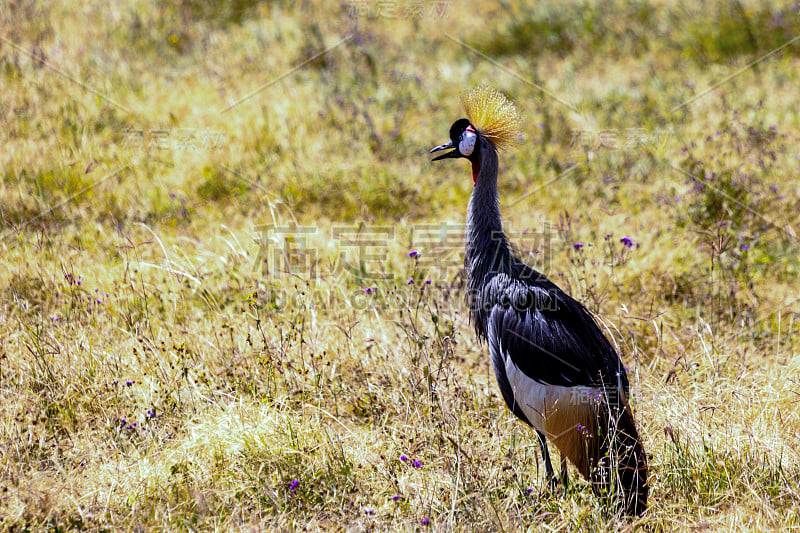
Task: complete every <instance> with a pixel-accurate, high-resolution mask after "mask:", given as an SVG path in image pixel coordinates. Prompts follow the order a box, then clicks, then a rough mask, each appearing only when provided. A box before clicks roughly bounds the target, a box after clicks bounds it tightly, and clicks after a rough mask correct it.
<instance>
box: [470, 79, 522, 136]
mask: <svg viewBox="0 0 800 533" xmlns="http://www.w3.org/2000/svg"><path fill="white" fill-rule="evenodd" d="M461 104H462V105H463V106H464V111H465V112H466V113H467V118H468V119H469V121H470V122H472V124H473V125H474V126H475V127H476V128H478V130H479V131H480V132H481V133H482V134H483V136H484V137H486V138H487V139H489V140H490V141H492V143H493V144H494V145H495V147H497V148H498V149H499V150H503V149H506V148H511V147H512V146H514V145H515V144H517V143H518V142H519V136H520V118H519V113H517V108H516V106H515V105H514V102H512V101H511V100H509V99H508V98H506V97H505V95H504V94H503V93H501V92H500V91H498V90H497V89H494V88H492V87H476V88H475V89H473V90H471V91H470V92H468V93H465V94H463V95H462V96H461Z"/></svg>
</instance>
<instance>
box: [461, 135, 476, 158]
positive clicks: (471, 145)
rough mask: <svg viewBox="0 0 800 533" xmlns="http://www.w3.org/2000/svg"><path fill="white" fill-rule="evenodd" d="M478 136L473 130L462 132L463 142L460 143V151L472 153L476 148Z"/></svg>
mask: <svg viewBox="0 0 800 533" xmlns="http://www.w3.org/2000/svg"><path fill="white" fill-rule="evenodd" d="M477 140H478V136H477V135H476V134H475V132H473V131H469V130H466V131H464V133H462V134H461V142H459V143H458V151H459V152H461V155H470V154H472V151H473V150H474V149H475V141H477Z"/></svg>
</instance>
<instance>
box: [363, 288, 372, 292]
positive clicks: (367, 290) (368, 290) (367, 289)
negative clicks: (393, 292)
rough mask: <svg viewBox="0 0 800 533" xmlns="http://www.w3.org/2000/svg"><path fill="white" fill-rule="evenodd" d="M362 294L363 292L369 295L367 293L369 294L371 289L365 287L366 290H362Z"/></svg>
mask: <svg viewBox="0 0 800 533" xmlns="http://www.w3.org/2000/svg"><path fill="white" fill-rule="evenodd" d="M364 292H365V293H366V294H369V293H371V292H372V287H367V288H366V289H364Z"/></svg>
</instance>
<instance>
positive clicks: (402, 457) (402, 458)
mask: <svg viewBox="0 0 800 533" xmlns="http://www.w3.org/2000/svg"><path fill="white" fill-rule="evenodd" d="M400 460H401V461H403V462H404V463H405V462H406V461H408V457H406V456H405V455H401V456H400Z"/></svg>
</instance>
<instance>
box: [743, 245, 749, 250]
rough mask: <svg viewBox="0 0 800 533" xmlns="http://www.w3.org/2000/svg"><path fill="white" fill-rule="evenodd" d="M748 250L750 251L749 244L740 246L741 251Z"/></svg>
mask: <svg viewBox="0 0 800 533" xmlns="http://www.w3.org/2000/svg"><path fill="white" fill-rule="evenodd" d="M749 249H750V245H749V244H743V245H742V250H749Z"/></svg>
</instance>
